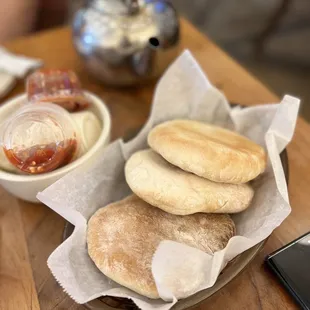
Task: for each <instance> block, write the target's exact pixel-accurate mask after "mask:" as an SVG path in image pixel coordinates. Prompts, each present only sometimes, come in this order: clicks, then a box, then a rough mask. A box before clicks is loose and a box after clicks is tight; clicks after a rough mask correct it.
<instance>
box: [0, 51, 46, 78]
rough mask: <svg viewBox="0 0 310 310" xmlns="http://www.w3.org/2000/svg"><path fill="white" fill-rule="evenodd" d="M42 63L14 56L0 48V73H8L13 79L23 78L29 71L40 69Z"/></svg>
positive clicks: (37, 60) (38, 60)
mask: <svg viewBox="0 0 310 310" xmlns="http://www.w3.org/2000/svg"><path fill="white" fill-rule="evenodd" d="M42 64H43V61H42V60H40V59H34V58H29V57H25V56H22V55H15V54H13V53H11V52H9V51H8V50H7V49H5V48H3V47H0V71H4V72H6V73H9V74H11V75H13V76H15V77H19V78H23V77H24V76H25V75H26V74H27V73H28V72H29V70H31V69H37V68H39V67H41V66H42Z"/></svg>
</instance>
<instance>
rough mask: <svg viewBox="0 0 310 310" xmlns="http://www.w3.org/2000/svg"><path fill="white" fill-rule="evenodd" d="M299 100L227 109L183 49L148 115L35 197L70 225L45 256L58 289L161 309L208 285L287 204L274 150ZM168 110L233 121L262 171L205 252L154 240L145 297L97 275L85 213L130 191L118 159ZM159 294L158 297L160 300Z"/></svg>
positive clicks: (137, 146) (140, 145)
mask: <svg viewBox="0 0 310 310" xmlns="http://www.w3.org/2000/svg"><path fill="white" fill-rule="evenodd" d="M298 109H299V100H298V99H296V98H293V97H291V96H285V97H284V99H283V100H282V102H281V103H280V104H270V105H264V106H257V107H251V108H244V109H240V108H238V107H237V108H234V109H231V108H230V106H229V104H228V103H227V100H226V99H225V97H224V96H223V95H222V94H221V93H220V92H219V91H218V90H217V89H215V88H214V87H213V86H212V85H211V84H210V82H209V81H208V79H207V78H206V76H205V75H204V74H203V72H202V70H201V69H200V67H199V65H198V64H197V63H196V61H195V60H194V58H193V57H192V55H191V54H190V52H188V51H186V52H184V53H183V54H182V55H181V56H180V57H179V58H178V59H177V60H176V61H175V62H174V63H173V64H172V65H171V67H170V68H169V69H168V70H167V72H166V73H165V74H164V76H163V77H162V78H161V80H160V81H159V83H158V85H157V88H156V91H155V94H154V99H153V106H152V111H151V115H150V118H149V120H148V122H147V123H146V125H145V126H144V128H143V129H142V130H141V132H140V133H139V134H138V135H137V136H136V137H135V138H134V139H133V140H131V141H130V142H128V143H123V142H122V141H121V140H118V141H115V142H114V143H112V144H111V145H110V146H108V147H107V148H106V150H105V152H104V153H103V154H102V157H101V159H100V160H98V161H97V162H96V163H93V165H92V166H91V167H89V168H87V169H85V168H84V170H81V169H80V170H75V171H73V172H72V173H70V174H68V175H66V176H65V177H64V178H62V179H60V180H59V181H58V182H56V183H55V184H53V185H51V186H50V187H49V188H47V189H46V190H45V191H43V192H42V193H39V194H38V196H37V197H38V198H39V199H40V200H41V201H42V202H43V203H45V204H46V205H47V206H49V207H50V208H52V209H53V210H54V211H56V212H57V213H59V214H60V215H61V216H63V217H64V218H65V219H66V220H68V221H69V222H71V223H72V224H73V225H75V230H74V232H73V234H72V235H71V237H70V238H69V239H67V240H66V241H64V242H63V243H62V244H61V245H60V246H59V247H58V248H57V249H56V250H55V251H54V252H53V253H52V254H51V256H50V257H49V259H48V266H49V268H50V269H51V271H52V273H53V275H54V276H55V278H56V279H57V281H58V282H59V283H60V285H61V286H62V287H63V288H64V290H65V291H66V292H67V293H68V294H69V295H70V296H71V297H72V298H73V299H74V300H75V301H76V302H78V303H85V302H87V301H90V300H92V299H94V298H96V297H99V296H101V295H110V296H119V297H128V298H131V299H132V300H133V301H134V302H135V303H136V304H137V305H138V306H139V307H140V308H141V309H160V310H164V309H169V308H171V307H172V306H173V304H174V303H175V302H176V300H177V298H176V297H179V298H180V297H187V296H189V295H191V294H194V293H195V292H197V291H200V290H202V289H205V288H208V287H211V286H212V285H213V284H214V283H215V281H216V279H217V277H218V275H219V273H220V271H221V270H222V269H223V268H224V267H225V265H226V264H227V262H228V261H229V260H231V259H233V258H234V257H235V256H236V255H238V254H240V253H241V252H243V251H245V250H247V249H249V248H250V247H252V246H254V245H255V244H257V243H259V242H260V241H262V240H264V239H265V238H266V237H268V236H269V235H270V234H271V232H272V231H273V230H274V229H275V228H276V227H277V226H279V225H280V224H281V222H282V221H283V220H284V219H285V218H286V217H287V216H288V215H289V213H290V211H291V208H290V205H289V200H288V193H287V187H286V182H285V177H284V172H283V168H282V164H281V161H280V157H279V154H280V153H281V151H283V150H284V148H285V147H286V145H287V144H288V143H289V142H290V140H291V139H292V136H293V133H294V129H295V124H296V119H297V115H298ZM175 118H185V119H195V120H199V121H203V122H207V123H213V124H216V125H219V126H223V127H226V128H229V129H234V130H236V131H238V132H240V133H242V134H243V135H245V136H247V137H249V138H250V139H252V140H254V141H256V142H257V143H259V144H261V145H263V146H264V147H265V148H266V150H267V151H268V154H269V161H268V167H267V169H266V172H265V173H264V174H263V175H262V176H260V177H259V178H257V179H256V180H255V181H253V187H254V189H255V197H254V200H253V203H252V205H251V207H250V208H249V209H247V210H246V211H244V212H243V213H240V214H238V215H234V216H233V219H234V221H235V223H236V227H237V236H236V237H234V238H232V239H231V240H230V241H229V243H228V245H227V247H226V248H225V249H224V250H222V251H219V252H217V253H215V255H213V256H211V255H208V254H206V253H203V252H201V251H199V250H197V249H193V248H190V247H188V246H186V245H183V244H179V243H175V242H171V241H169V240H167V241H164V242H162V243H161V244H160V245H159V247H158V249H157V251H156V253H155V254H154V257H153V264H152V271H153V275H154V278H155V281H156V284H157V288H158V291H159V293H160V296H161V297H162V299H159V300H150V299H148V298H145V297H143V296H140V295H138V294H136V293H134V292H132V291H130V290H128V289H126V288H124V287H122V286H120V285H118V284H117V283H115V282H113V281H111V280H110V279H108V278H107V277H105V276H104V275H103V274H102V273H101V272H100V271H99V270H98V269H97V268H96V266H95V265H94V264H93V262H92V261H91V259H90V258H89V256H88V254H87V245H86V229H87V221H88V219H89V218H90V217H91V215H92V214H93V213H94V212H95V211H96V210H97V209H99V208H101V207H104V206H105V205H107V204H109V203H111V202H114V201H117V200H119V199H122V198H124V197H126V196H127V195H129V194H130V190H129V188H128V186H127V184H126V181H125V177H124V164H125V162H126V160H127V159H128V158H129V156H130V155H131V154H133V153H134V152H136V151H138V150H141V149H144V148H146V147H147V143H146V141H147V134H148V132H149V130H150V129H151V128H152V127H154V126H155V125H157V124H159V123H161V122H163V121H167V120H170V119H175ZM164 300H166V301H164Z"/></svg>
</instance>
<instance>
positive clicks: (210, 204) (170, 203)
mask: <svg viewBox="0 0 310 310" xmlns="http://www.w3.org/2000/svg"><path fill="white" fill-rule="evenodd" d="M125 176H126V180H127V183H128V185H129V187H130V188H131V190H132V191H133V192H134V193H135V194H136V195H137V196H139V197H140V198H141V199H143V200H144V201H146V202H148V203H149V204H151V205H152V206H155V207H158V208H160V209H162V210H164V211H166V212H169V213H172V214H176V215H188V214H194V213H198V212H205V213H237V212H241V211H244V210H245V209H246V208H248V207H249V205H250V203H251V201H252V198H253V195H254V190H253V189H252V188H251V186H250V185H248V184H227V183H216V182H212V181H209V180H207V179H205V178H202V177H199V176H197V175H195V174H193V173H189V172H186V171H184V170H182V169H180V168H178V167H176V166H173V165H171V164H170V163H169V162H167V161H166V160H165V159H164V158H163V157H161V156H160V155H158V154H157V153H155V152H154V151H152V150H144V151H139V152H137V153H135V154H134V155H132V156H131V158H130V159H129V160H128V161H127V163H126V166H125Z"/></svg>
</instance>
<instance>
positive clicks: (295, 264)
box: [266, 232, 310, 310]
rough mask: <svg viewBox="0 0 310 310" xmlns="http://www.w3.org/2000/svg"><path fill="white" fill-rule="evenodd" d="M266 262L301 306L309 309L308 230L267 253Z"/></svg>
mask: <svg viewBox="0 0 310 310" xmlns="http://www.w3.org/2000/svg"><path fill="white" fill-rule="evenodd" d="M266 264H267V266H268V267H269V268H270V269H271V270H272V271H273V272H274V273H275V275H276V276H277V277H278V278H279V280H280V281H281V283H282V284H283V285H284V286H285V288H286V289H287V290H288V292H289V293H290V294H291V295H292V296H293V298H294V299H295V300H296V302H297V303H298V304H299V305H300V306H301V308H302V309H306V310H310V232H309V233H307V234H305V235H303V236H301V237H300V238H298V239H296V240H294V241H292V242H291V243H289V244H287V245H286V246H284V247H283V248H281V249H279V250H277V251H275V252H274V253H272V254H270V255H268V256H267V257H266Z"/></svg>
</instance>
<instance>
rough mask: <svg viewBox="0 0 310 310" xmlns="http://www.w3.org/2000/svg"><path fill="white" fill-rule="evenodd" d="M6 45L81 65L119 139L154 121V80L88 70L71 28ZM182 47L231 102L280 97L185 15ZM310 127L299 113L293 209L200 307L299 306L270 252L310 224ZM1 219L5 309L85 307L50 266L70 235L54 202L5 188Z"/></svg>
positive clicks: (0, 286)
mask: <svg viewBox="0 0 310 310" xmlns="http://www.w3.org/2000/svg"><path fill="white" fill-rule="evenodd" d="M5 46H6V47H7V48H8V49H9V50H11V51H12V52H15V53H20V54H23V55H26V56H30V57H37V58H41V59H43V60H44V62H45V65H46V67H54V68H69V69H73V70H75V71H76V72H77V73H78V75H79V76H80V78H81V80H82V83H83V85H84V88H85V89H88V90H89V91H91V92H94V93H95V94H97V95H99V96H101V97H102V98H103V100H104V101H105V102H106V103H107V105H108V107H109V109H110V111H111V114H112V118H113V131H112V138H113V139H116V138H119V137H122V136H124V135H128V134H129V133H130V132H132V131H134V130H135V129H136V128H137V127H139V126H142V125H143V123H144V122H145V121H146V119H147V117H148V114H149V108H150V104H151V100H152V94H153V90H154V84H151V85H148V86H143V87H142V88H131V89H123V90H121V91H119V90H118V89H113V88H108V87H105V86H103V85H101V84H99V83H98V82H97V81H96V80H95V79H93V78H92V77H90V76H89V75H88V74H87V73H86V72H85V71H84V68H83V64H82V62H81V60H80V59H79V57H78V56H77V55H76V53H75V51H74V49H73V46H72V43H71V34H70V30H69V29H68V28H59V29H55V30H51V31H48V32H42V33H39V34H36V35H34V36H32V37H27V38H22V39H19V40H16V41H14V42H9V43H8V44H6V45H5ZM181 46H182V48H188V49H190V50H191V52H192V53H193V54H194V56H195V57H196V59H197V60H198V61H199V62H200V64H201V66H202V68H203V69H204V70H205V72H206V73H207V75H208V77H209V78H210V80H211V81H212V82H213V83H214V84H215V85H216V86H217V87H218V88H219V89H221V90H222V91H223V92H224V93H225V95H226V96H227V97H228V99H229V101H231V102H234V103H239V104H241V105H256V104H264V103H270V102H279V98H277V97H276V96H275V95H274V94H273V93H272V92H271V91H269V90H268V89H267V88H266V87H264V86H263V85H262V84H261V83H260V82H259V81H257V80H256V79H255V78H254V77H253V76H251V75H250V74H249V73H248V72H247V71H246V70H244V69H243V68H242V67H240V65H238V64H237V63H236V62H235V61H233V60H232V59H231V58H230V57H229V56H228V55H226V54H225V53H224V52H223V51H221V50H220V49H219V48H218V47H217V46H216V45H215V44H214V43H212V42H211V41H210V40H209V39H207V38H206V37H205V36H204V35H203V34H201V33H199V32H198V31H197V30H196V29H195V28H194V27H193V26H192V25H191V24H189V23H188V22H187V21H185V20H182V43H181ZM23 91H24V82H23V81H20V82H19V83H18V85H17V87H16V88H15V89H14V91H13V92H11V93H10V94H9V96H14V95H16V94H19V93H21V92H23ZM3 101H4V100H3ZM309 132H310V126H309V125H308V124H307V123H306V122H305V121H304V120H303V119H299V120H298V124H297V128H296V133H295V136H294V139H293V142H292V143H291V144H290V145H289V147H288V157H289V166H290V184H289V193H290V200H291V205H292V208H293V211H292V213H291V215H290V216H289V217H288V218H287V220H285V222H284V223H283V224H282V225H281V226H280V227H279V228H278V229H276V230H275V231H274V233H273V234H272V235H271V237H270V238H269V240H268V242H267V244H266V246H265V248H264V250H263V251H262V252H261V253H260V254H259V255H258V256H257V257H256V259H255V260H254V261H253V262H252V263H251V264H250V265H249V266H248V268H247V269H246V271H244V272H243V273H242V274H241V275H240V276H238V277H237V278H236V279H235V280H233V281H232V282H231V283H230V284H229V285H227V286H226V287H225V288H224V289H222V290H221V291H220V292H218V293H216V294H215V295H213V296H212V297H211V298H209V299H208V300H206V301H205V302H204V303H203V304H201V305H200V306H198V307H197V308H196V309H215V310H218V309H231V310H240V309H251V310H255V309H281V310H282V309H297V306H295V304H294V302H293V300H292V299H291V297H290V296H289V295H288V294H287V293H286V291H285V290H284V289H283V288H282V287H281V286H280V285H279V284H278V282H277V280H276V279H275V278H274V277H273V276H272V275H271V274H270V273H269V272H268V271H267V270H265V268H264V266H263V259H264V257H265V256H266V255H267V254H268V253H270V252H272V251H274V250H276V249H277V248H279V247H281V246H282V245H284V244H286V243H288V242H289V241H291V240H293V239H295V238H297V237H298V236H300V235H302V234H304V233H306V232H307V231H308V230H310V202H308V201H310V190H309V184H310V135H309ZM0 223H1V226H0V227H1V235H0V236H1V239H0V240H1V241H0V309H1V310H11V309H14V310H23V309H39V308H41V309H43V310H50V309H72V310H73V309H85V307H84V306H83V305H77V304H76V303H75V302H74V301H73V300H72V299H71V298H70V297H69V296H67V294H66V293H64V292H63V290H62V289H61V287H60V286H59V285H58V284H57V282H56V281H55V279H54V278H53V276H52V275H51V273H50V271H49V269H48V267H47V265H46V260H47V258H48V256H49V255H50V253H51V252H52V251H53V250H54V249H55V248H56V247H57V246H58V245H59V244H60V243H61V242H62V233H63V228H64V224H65V222H64V220H63V219H62V218H61V217H60V216H59V215H58V214H55V213H54V212H53V211H52V210H50V209H49V208H48V207H46V206H44V205H41V204H37V205H36V204H30V203H26V202H23V201H19V200H17V199H16V198H14V197H12V196H11V195H9V194H8V193H7V192H5V190H4V189H2V188H0Z"/></svg>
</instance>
